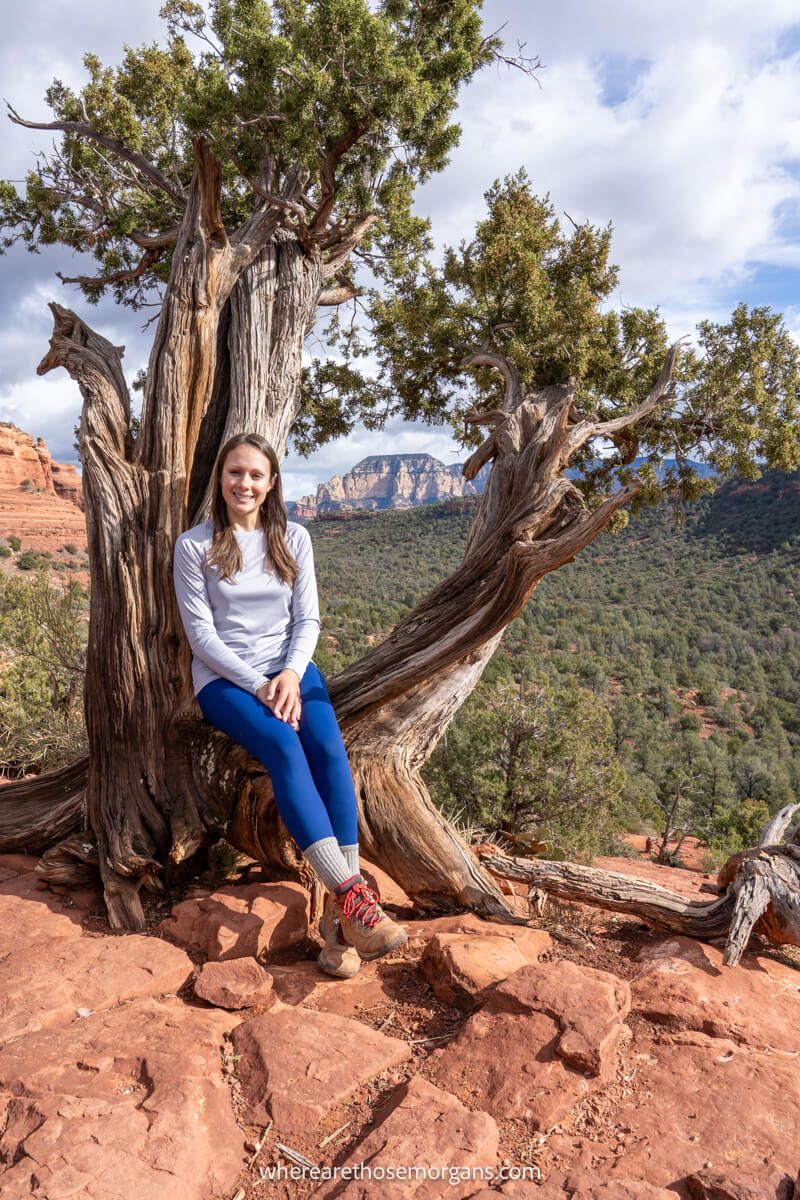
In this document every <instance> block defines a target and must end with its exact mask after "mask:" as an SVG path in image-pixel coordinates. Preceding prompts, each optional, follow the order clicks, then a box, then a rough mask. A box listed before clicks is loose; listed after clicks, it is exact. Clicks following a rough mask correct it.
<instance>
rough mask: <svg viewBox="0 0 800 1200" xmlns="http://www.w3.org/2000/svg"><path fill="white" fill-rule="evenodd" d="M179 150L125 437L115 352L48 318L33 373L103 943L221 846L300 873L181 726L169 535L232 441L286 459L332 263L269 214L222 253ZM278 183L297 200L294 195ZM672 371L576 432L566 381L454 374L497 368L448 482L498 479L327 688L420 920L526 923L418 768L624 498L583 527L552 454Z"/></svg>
mask: <svg viewBox="0 0 800 1200" xmlns="http://www.w3.org/2000/svg"><path fill="white" fill-rule="evenodd" d="M196 154H197V165H196V170H195V176H194V177H193V182H192V189H191V194H190V198H189V202H188V206H187V211H186V216H185V218H184V221H183V223H182V225H181V231H180V234H179V239H178V245H177V248H176V252H175V255H174V259H173V274H172V278H171V279H170V283H169V287H168V289H167V298H166V301H165V305H164V310H163V312H162V315H161V320H160V323H159V327H158V331H157V334H156V338H155V343H154V347H153V352H152V355H151V359H150V366H149V370H148V376H147V384H146V391H145V399H144V405H143V409H142V418H141V432H140V435H139V437H138V438H137V439H136V441H135V442H134V441H133V439H132V437H131V434H130V413H129V403H128V396H127V389H126V387H125V382H124V378H123V376H122V371H121V367H120V356H121V351H119V350H117V349H115V348H114V347H113V346H111V345H110V343H108V342H107V341H106V340H105V339H103V338H101V337H99V336H98V335H96V334H94V333H92V331H91V330H89V329H88V328H87V327H86V326H85V325H84V324H83V323H82V322H81V321H79V320H78V318H77V317H75V315H74V314H72V313H69V312H67V311H66V310H63V309H60V308H59V307H58V306H53V311H54V315H55V318H56V328H55V332H54V335H53V340H52V343H51V351H50V354H49V355H48V356H47V357H46V359H45V360H44V362H43V364H42V366H41V367H40V371H44V370H49V369H52V368H53V367H55V366H65V367H66V369H67V370H68V371H70V373H71V374H72V375H73V377H74V378H76V379H77V381H78V382H79V384H80V387H81V390H82V392H83V397H84V411H83V416H82V420H81V432H80V446H81V456H82V459H83V462H84V478H85V488H86V507H87V529H88V534H89V548H90V563H91V573H92V583H93V590H92V610H91V622H90V639H89V650H88V659H87V689H86V693H87V699H86V716H87V728H88V732H89V743H90V747H91V751H90V761H89V766H88V777H87V788H86V801H87V811H88V818H89V825H90V828H91V831H92V832H93V834H94V837H95V839H96V843H97V858H98V865H99V869H100V873H101V876H102V880H103V884H104V890H105V897H106V903H107V906H108V911H109V918H110V921H111V923H112V925H113V926H115V927H117V928H142V926H143V923H144V916H143V910H142V907H141V902H140V900H139V888H140V887H141V886H142V885H143V884H144V885H145V886H147V887H157V886H158V876H159V872H160V871H161V870H162V869H163V867H164V866H165V864H167V863H170V862H171V863H179V862H182V861H184V860H185V859H186V858H188V857H189V856H190V855H191V854H192V853H193V852H194V851H195V850H197V849H198V847H199V846H200V845H201V844H202V843H203V842H204V840H206V839H207V838H209V837H212V836H215V835H217V834H218V833H219V832H221V831H222V830H225V829H227V836H228V838H229V840H231V841H232V842H233V843H234V844H235V845H237V846H239V847H240V848H241V849H243V850H245V851H246V852H248V853H251V854H254V855H255V857H258V858H260V859H261V861H262V862H264V863H265V864H266V865H267V866H268V867H269V866H272V867H274V868H275V869H284V870H288V869H292V870H302V863H301V862H300V861H299V855H298V854H297V852H296V847H295V848H294V849H292V847H291V846H289V845H288V840H287V835H286V831H285V830H284V829H283V827H282V824H281V822H280V821H279V820H278V819H277V815H276V813H275V807H274V802H273V798H272V793H271V788H270V787H269V784H268V778H267V776H266V775H265V772H264V770H263V768H262V767H261V766H260V765H259V764H254V763H253V761H252V760H250V759H248V758H247V756H246V755H244V756H243V752H241V751H235V750H234V749H233V748H232V747H231V746H230V743H228V742H227V739H222V740H220V735H216V734H212V733H210V731H209V729H208V726H206V725H205V724H204V723H203V722H201V721H199V720H198V719H197V707H196V704H195V701H194V697H193V696H192V693H191V688H190V683H189V679H190V674H189V654H188V647H187V645H186V643H185V639H184V637H183V632H182V629H181V627H180V621H179V615H178V612H177V605H176V604H175V600H174V594H173V589H172V577H171V556H172V547H173V544H174V540H175V538H176V537H177V535H178V533H180V532H181V530H182V529H183V528H185V527H186V525H187V524H189V523H193V522H194V521H196V520H197V519H198V517H199V516H200V515H201V513H202V512H203V511H204V507H206V506H207V491H208V478H209V472H210V469H211V466H212V465H213V457H214V454H215V453H216V449H217V447H218V445H219V442H220V441H221V440H222V439H224V437H226V436H227V435H228V433H230V432H233V431H239V430H241V429H242V428H244V427H245V426H247V427H250V428H255V429H257V430H258V431H259V432H262V433H263V434H264V435H265V436H266V437H268V438H269V439H270V440H271V441H272V443H273V445H274V446H275V448H276V450H277V451H278V453H279V454H282V453H283V449H284V446H285V439H286V436H287V434H288V431H289V429H290V427H291V422H292V420H293V419H294V415H295V413H296V404H297V381H298V380H299V372H300V354H301V347H302V342H303V338H304V336H305V334H306V332H307V330H308V328H309V327H310V324H311V322H312V320H313V316H314V309H315V305H316V303H317V301H318V299H319V296H320V294H321V290H322V287H323V282H324V280H325V278H327V277H329V275H330V273H331V270H332V266H331V263H330V262H329V261H328V262H326V263H325V265H323V266H321V265H320V262H319V259H318V258H316V257H315V254H316V251H315V250H314V249H313V247H312V248H311V249H309V248H308V246H306V245H303V244H301V243H299V242H298V241H296V240H295V241H292V239H291V238H290V237H287V236H285V231H279V230H278V228H277V225H276V223H275V222H274V221H272V218H271V216H270V212H269V206H268V205H266V204H265V205H264V206H263V211H259V210H257V211H256V213H255V214H254V216H253V218H252V220H251V221H250V222H248V225H247V226H246V228H245V229H244V230H243V231H240V234H239V235H237V237H236V239H234V240H230V239H228V237H227V235H226V233H225V230H224V228H223V227H222V224H221V221H220V219H219V203H218V201H219V172H218V167H217V165H216V163H215V162H214V160H213V158H212V157H211V156H210V154H209V153H208V151H207V148H205V147H204V146H203V144H202V143H198V146H197V149H196ZM292 186H294V187H295V194H297V192H298V190H299V189H300V188H301V187H302V179H301V178H300V177H299V176H297V178H296V179H294V182H293V183H292V181H291V180H290V181H289V183H288V184H287V188H291V187H292ZM284 190H285V191H286V189H284ZM271 222H272V223H271ZM354 236H355V233H354ZM234 289H236V290H235V291H234ZM221 354H222V355H224V356H225V358H224V359H223V360H221V359H220V355H221ZM673 362H674V352H672V353H671V354H670V356H669V358H668V360H667V363H666V364H665V367H664V370H663V371H662V375H661V377H660V379H659V381H658V383H657V385H656V387H655V388H654V389H653V392H652V393H651V396H650V397H649V398H648V401H647V402H645V404H644V405H641V406H640V407H639V409H637V410H636V411H635V412H634V413H632V414H630V415H629V416H627V417H623V418H618V419H617V420H615V421H614V422H605V423H599V422H593V421H590V420H586V419H584V418H583V417H582V416H581V415H580V414H579V413H578V412H577V410H576V408H575V404H574V394H573V388H572V386H571V385H565V386H563V387H549V388H544V389H542V390H540V391H537V392H535V393H533V394H531V395H528V396H525V395H523V394H522V391H521V388H520V385H519V377H518V375H517V373H516V370H515V368H514V367H513V364H510V363H508V362H507V361H506V360H504V359H502V358H500V357H499V356H496V355H487V354H485V353H483V352H479V353H477V354H474V355H472V356H470V358H469V359H467V360H465V364H464V365H465V366H466V365H470V364H473V363H474V364H480V363H489V364H490V365H493V366H495V367H497V368H498V369H499V370H500V371H501V372H502V373H503V375H504V378H505V380H506V396H505V402H504V405H503V407H502V408H501V409H493V410H491V411H489V412H486V413H477V412H474V413H471V414H468V417H467V419H468V420H470V421H473V422H477V423H483V424H487V425H490V426H492V427H493V429H492V432H491V434H490V435H489V436H488V437H487V439H486V440H485V442H484V443H483V445H482V446H481V447H480V449H479V450H477V451H476V452H475V453H474V454H473V455H472V456H471V457H470V459H469V461H468V462H467V463H466V465H465V468H464V473H465V475H466V477H467V478H473V477H474V476H475V475H476V474H477V472H478V470H480V468H481V466H482V465H483V464H484V463H486V462H489V461H492V463H493V468H492V471H491V474H490V476H489V481H488V484H487V487H486V489H485V491H484V493H483V495H482V496H481V498H480V501H479V503H478V509H477V513H476V517H475V520H474V522H473V525H472V528H471V530H470V533H469V536H468V540H467V545H466V548H465V551H464V555H463V559H462V562H461V564H460V565H459V567H458V568H457V569H456V570H455V571H454V572H453V573H452V575H451V576H450V577H449V578H447V579H445V580H444V581H443V582H442V583H441V584H440V585H439V586H438V587H437V588H435V589H434V590H433V592H432V593H431V594H430V595H429V596H427V597H426V598H425V599H424V600H423V601H422V602H421V603H420V604H419V605H418V606H417V607H416V608H415V609H414V610H413V611H412V612H411V613H409V614H408V616H407V617H405V618H404V619H403V620H402V621H401V622H400V623H399V624H398V626H397V627H396V628H395V629H394V630H393V631H392V633H391V634H389V636H388V637H387V638H386V639H385V640H384V641H383V642H382V643H380V644H379V645H377V646H375V647H374V648H373V649H372V650H371V651H370V653H369V654H367V655H365V656H364V657H363V658H362V659H360V660H359V661H358V662H356V663H353V664H352V665H351V666H349V667H348V668H347V669H346V670H344V671H342V672H341V673H340V674H339V675H337V676H336V677H335V678H333V679H331V680H329V681H328V682H329V690H330V693H331V698H332V701H333V704H334V707H335V709H336V713H337V717H338V719H339V723H340V725H341V727H342V730H343V734H344V738H345V742H346V745H347V749H348V754H349V757H350V763H351V767H352V770H353V776H354V780H355V784H356V794H357V797H358V804H359V840H360V843H361V845H362V847H363V849H364V853H365V855H366V856H367V857H368V858H371V859H372V860H373V861H375V862H376V863H377V864H378V865H379V866H381V867H383V868H384V869H386V870H387V871H388V872H389V874H390V875H392V876H393V877H394V878H395V879H396V880H398V882H399V883H400V884H401V885H402V886H403V887H404V889H405V890H406V891H407V892H408V893H409V895H410V896H411V897H412V898H413V899H414V900H415V901H416V902H417V903H418V904H419V905H420V906H422V907H424V908H427V909H446V908H452V907H454V906H464V905H467V906H469V907H471V908H473V909H475V910H476V911H478V912H481V913H484V914H486V915H492V916H495V917H500V918H501V919H504V920H509V921H515V920H521V919H523V918H521V917H520V916H519V915H518V914H517V912H516V911H515V909H514V908H513V907H512V906H511V904H510V903H509V901H508V900H507V899H506V898H505V897H504V896H503V895H502V893H501V892H500V890H499V888H498V886H497V884H496V882H495V881H494V879H493V878H492V876H491V874H490V873H489V872H488V871H486V869H485V868H484V867H483V866H482V865H481V864H480V862H479V861H478V859H477V858H476V857H475V855H474V854H473V853H472V851H471V850H470V849H469V847H468V846H467V845H466V844H465V843H464V841H463V839H462V838H461V837H460V836H459V835H458V833H457V832H456V831H455V830H454V829H453V828H452V827H451V825H450V824H449V823H448V822H447V821H446V820H445V819H444V818H443V817H442V816H441V814H439V812H438V811H437V810H436V808H435V806H434V805H433V804H432V802H431V799H430V796H429V795H428V792H427V789H426V788H425V786H424V782H423V780H422V778H421V774H420V771H421V768H422V767H423V766H424V763H425V762H426V761H427V759H428V758H429V756H430V754H431V753H432V752H433V750H434V748H435V746H436V744H437V743H438V741H439V739H440V738H441V736H442V735H443V733H444V731H445V729H446V728H447V726H448V724H449V722H450V721H451V720H452V719H453V716H454V715H455V713H456V712H457V711H458V709H459V707H460V706H461V704H462V703H463V702H464V700H465V699H466V697H467V696H468V695H469V694H470V692H471V691H472V689H473V688H474V687H475V685H476V684H477V682H478V680H479V679H480V677H481V675H482V673H483V670H484V668H485V666H486V664H487V662H488V661H489V659H490V658H491V656H492V654H493V653H494V651H495V649H496V647H497V645H498V643H499V641H500V639H501V637H502V634H503V632H504V630H505V629H506V628H507V626H508V625H509V623H510V622H511V621H513V620H514V618H515V617H517V616H518V615H519V614H520V613H521V612H522V610H523V608H524V607H525V604H526V603H527V602H528V600H529V598H530V596H531V594H532V592H533V590H534V588H535V587H536V585H537V584H538V582H539V580H540V579H542V578H543V577H544V576H545V575H546V574H547V573H548V572H550V571H553V570H557V569H558V567H560V566H562V565H563V564H564V563H566V562H570V561H572V560H573V559H574V558H575V556H576V555H577V554H578V553H579V552H580V550H581V549H583V548H584V547H585V546H587V545H589V544H590V543H591V542H592V541H593V540H594V539H595V538H596V537H597V536H598V535H599V534H600V533H601V532H602V531H603V530H604V529H605V528H606V526H607V524H608V521H609V520H610V518H611V517H612V516H613V514H614V513H615V512H616V511H617V510H618V509H619V508H621V507H622V506H623V505H624V504H626V503H627V502H628V500H629V499H630V498H631V497H632V496H633V495H634V494H635V492H636V491H637V489H638V487H639V484H638V483H633V484H631V485H629V486H627V487H624V488H621V489H620V490H619V491H617V492H616V493H614V494H612V495H610V496H609V497H608V498H607V499H606V501H605V502H604V503H602V504H601V505H600V506H599V507H598V508H596V509H594V510H593V511H590V510H589V509H588V506H587V504H586V502H585V500H584V498H583V495H582V493H581V492H580V491H579V489H578V488H577V487H576V486H575V485H574V484H573V483H572V482H571V481H570V480H569V479H567V478H566V477H565V475H564V471H565V469H566V467H567V466H568V464H569V460H570V457H571V456H572V454H574V453H575V451H576V450H577V449H578V448H579V447H580V446H582V445H583V444H584V443H585V441H587V440H588V439H589V438H591V437H595V436H611V435H613V434H614V433H615V432H616V431H618V430H619V429H624V428H625V426H626V425H627V424H628V423H631V422H634V421H635V420H637V419H639V418H640V417H641V416H643V415H644V414H645V413H646V412H647V411H649V408H648V405H649V407H650V408H651V407H653V406H654V405H655V404H656V403H658V402H659V400H660V399H661V398H662V397H663V395H664V394H665V391H666V389H667V387H668V385H669V381H670V376H671V371H672V364H673ZM261 396H264V397H266V403H264V404H263V405H262V404H261V403H260V399H261ZM196 450H200V451H201V453H200V454H199V455H198V457H197V460H196V461H195V451H196ZM212 452H213V453H212ZM193 468H194V469H193ZM192 756H196V761H197V763H199V766H198V765H196V762H195V758H194V757H192ZM254 780H258V784H257V785H256V784H254ZM7 825H8V822H7ZM17 832H19V829H17ZM83 844H85V840H84V843H83ZM83 866H85V863H83V865H82V868H81V869H83ZM42 871H43V873H44V874H45V877H47V872H48V871H50V872H51V876H52V872H53V871H57V872H58V877H59V878H60V879H63V878H64V871H65V867H64V864H63V862H61V861H58V862H52V861H51V863H50V864H48V863H44V864H42Z"/></svg>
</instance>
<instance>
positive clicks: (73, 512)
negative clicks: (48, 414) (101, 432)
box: [0, 422, 86, 551]
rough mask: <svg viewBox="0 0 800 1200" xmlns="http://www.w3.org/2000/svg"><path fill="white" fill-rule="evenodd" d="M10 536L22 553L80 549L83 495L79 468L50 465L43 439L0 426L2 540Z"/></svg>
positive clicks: (4, 424)
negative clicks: (17, 541) (68, 548)
mask: <svg viewBox="0 0 800 1200" xmlns="http://www.w3.org/2000/svg"><path fill="white" fill-rule="evenodd" d="M12 535H16V536H17V537H18V538H20V540H21V542H22V547H23V549H25V550H28V549H31V550H51V551H56V550H60V549H61V548H62V546H64V545H68V544H70V543H72V544H74V545H75V546H77V547H78V548H79V549H82V548H84V547H85V546H86V522H85V518H84V515H83V491H82V485H81V477H80V475H79V474H78V472H77V469H76V468H75V467H74V466H73V465H71V464H69V465H66V464H64V463H57V462H53V459H52V458H51V457H50V452H49V450H48V449H47V447H46V446H45V444H44V441H43V440H42V438H37V439H36V441H35V442H34V439H33V438H32V437H31V435H30V434H29V433H24V432H23V431H22V430H21V429H18V428H17V426H16V425H11V424H9V423H7V422H0V537H3V538H6V539H7V538H8V537H10V536H12Z"/></svg>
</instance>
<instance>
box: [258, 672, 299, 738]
mask: <svg viewBox="0 0 800 1200" xmlns="http://www.w3.org/2000/svg"><path fill="white" fill-rule="evenodd" d="M256 696H257V697H258V699H259V700H260V701H261V703H262V704H266V706H267V708H270V709H272V711H273V712H274V714H275V716H276V717H278V718H279V719H280V720H281V721H286V722H287V723H288V724H289V725H291V726H292V728H293V729H299V727H300V708H301V700H300V676H299V675H298V674H297V672H296V671H293V670H292V669H291V667H284V669H283V670H282V671H281V672H280V673H279V674H278V675H274V676H273V677H272V679H270V680H269V681H268V682H267V683H262V685H261V687H260V688H259V689H258V691H257V692H256Z"/></svg>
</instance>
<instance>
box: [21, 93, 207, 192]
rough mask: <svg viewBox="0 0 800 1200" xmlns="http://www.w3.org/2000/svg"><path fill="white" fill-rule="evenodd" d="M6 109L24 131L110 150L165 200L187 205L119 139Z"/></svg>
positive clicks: (85, 126)
mask: <svg viewBox="0 0 800 1200" xmlns="http://www.w3.org/2000/svg"><path fill="white" fill-rule="evenodd" d="M6 107H7V108H8V110H9V120H10V121H13V122H14V124H15V125H22V126H23V127H24V128H25V129H53V130H59V131H61V132H62V133H71V134H73V135H74V136H75V137H80V138H86V139H87V140H88V141H93V142H97V144H98V145H100V146H105V148H106V150H110V151H111V153H112V154H115V155H116V156H117V158H121V159H123V161H125V162H129V163H131V165H132V166H134V167H136V169H137V170H138V171H141V173H142V175H144V176H145V177H146V178H147V179H149V180H150V181H151V182H152V183H155V184H157V186H158V187H160V188H161V189H162V190H163V191H165V192H166V193H167V195H168V196H171V197H172V199H173V200H174V201H175V202H176V203H177V204H179V205H181V207H182V206H183V205H184V204H185V203H186V193H185V191H183V189H178V188H176V187H175V186H174V185H173V184H172V183H170V181H169V179H167V177H166V175H164V174H163V172H162V171H160V170H159V169H158V167H157V166H155V164H154V163H151V162H150V160H149V159H147V158H145V156H144V155H143V154H139V152H138V151H137V150H129V149H128V147H127V146H126V145H125V143H124V142H121V141H120V140H119V139H118V138H115V137H111V136H110V135H109V134H107V133H101V132H100V131H99V130H98V129H94V128H93V127H92V126H91V125H89V124H88V123H87V122H84V121H26V120H25V119H24V118H23V117H21V116H20V115H19V113H18V112H16V110H15V109H14V108H12V106H11V105H10V104H9V102H8V101H7V100H6Z"/></svg>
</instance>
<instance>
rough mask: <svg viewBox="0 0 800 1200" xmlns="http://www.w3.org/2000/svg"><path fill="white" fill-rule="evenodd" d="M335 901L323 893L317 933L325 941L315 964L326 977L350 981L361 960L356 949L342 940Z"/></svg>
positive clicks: (328, 893) (328, 894)
mask: <svg viewBox="0 0 800 1200" xmlns="http://www.w3.org/2000/svg"><path fill="white" fill-rule="evenodd" d="M335 901H336V897H335V896H333V895H331V893H330V892H326V893H325V906H324V908H323V910H322V916H321V917H320V919H319V933H320V937H322V938H324V939H325V945H324V946H323V948H322V950H321V951H320V952H319V955H318V956H317V963H318V964H319V966H320V967H322V970H323V971H325V972H326V973H327V974H328V975H336V976H337V977H338V978H339V979H352V978H353V976H354V975H357V974H358V972H359V970H360V969H361V958H360V956H359V953H358V951H357V950H356V948H355V947H354V946H350V945H348V943H347V942H346V941H345V940H344V936H343V934H342V930H341V926H340V925H339V918H338V917H337V915H336V905H335Z"/></svg>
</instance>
